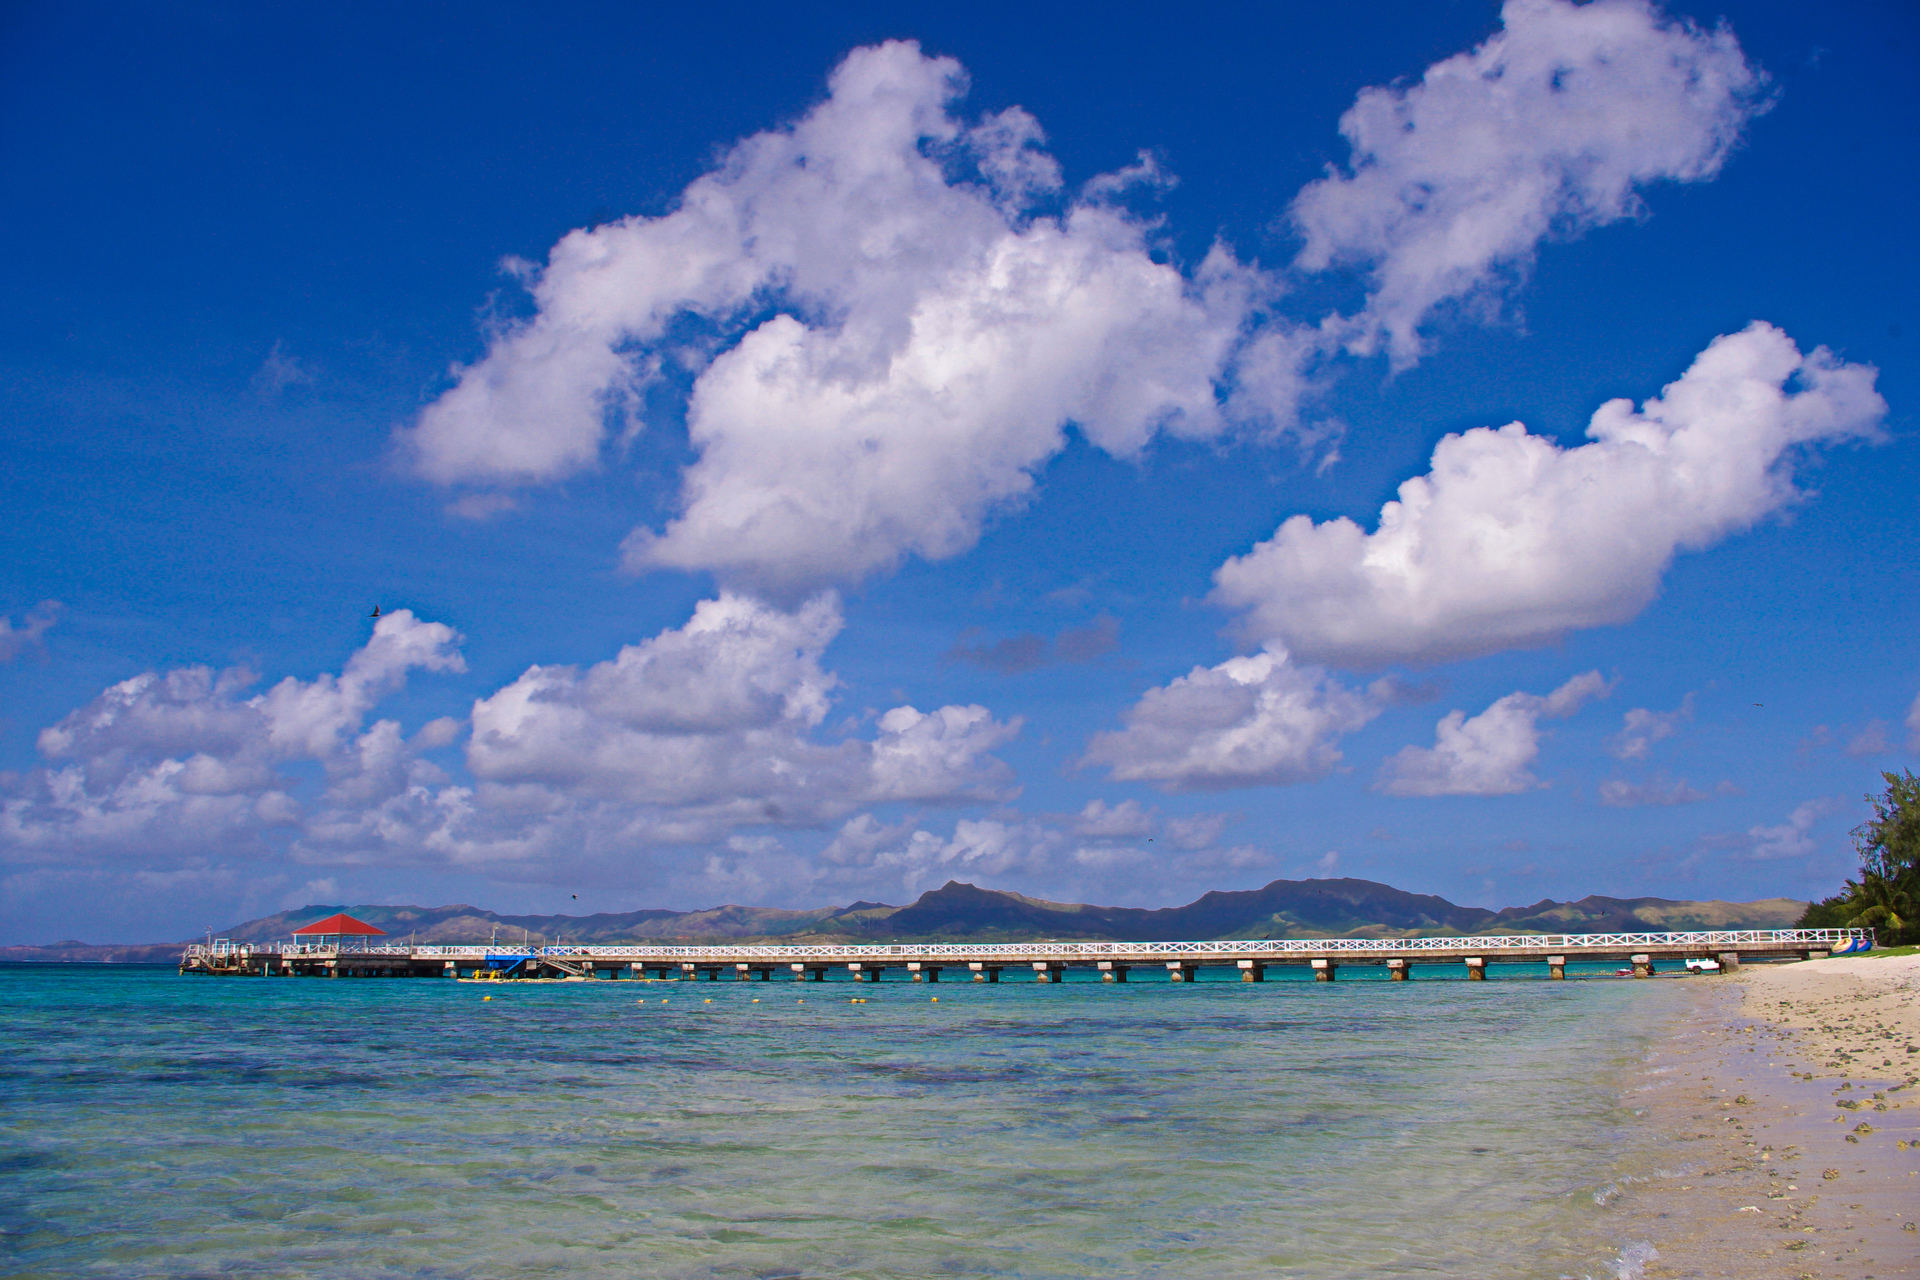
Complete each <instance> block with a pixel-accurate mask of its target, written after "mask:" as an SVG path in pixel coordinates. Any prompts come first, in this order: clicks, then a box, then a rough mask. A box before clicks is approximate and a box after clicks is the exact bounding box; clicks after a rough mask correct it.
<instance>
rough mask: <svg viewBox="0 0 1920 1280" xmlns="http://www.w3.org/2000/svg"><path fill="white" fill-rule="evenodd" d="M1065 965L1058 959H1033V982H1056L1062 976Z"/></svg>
mask: <svg viewBox="0 0 1920 1280" xmlns="http://www.w3.org/2000/svg"><path fill="white" fill-rule="evenodd" d="M1065 968H1066V966H1065V965H1063V964H1061V963H1060V962H1059V961H1058V960H1035V961H1034V962H1033V980H1034V981H1035V982H1058V981H1060V979H1061V978H1062V977H1063V976H1064V974H1063V972H1062V971H1063V970H1064V969H1065Z"/></svg>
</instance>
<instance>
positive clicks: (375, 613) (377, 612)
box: [367, 605, 380, 618]
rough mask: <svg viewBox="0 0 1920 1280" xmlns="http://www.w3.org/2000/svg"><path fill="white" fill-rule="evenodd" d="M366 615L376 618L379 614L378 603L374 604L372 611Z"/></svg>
mask: <svg viewBox="0 0 1920 1280" xmlns="http://www.w3.org/2000/svg"><path fill="white" fill-rule="evenodd" d="M367 616H368V617H369V618H377V617H379V616H380V606H379V605H375V606H373V612H372V613H370V614H368V615H367Z"/></svg>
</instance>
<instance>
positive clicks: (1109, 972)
mask: <svg viewBox="0 0 1920 1280" xmlns="http://www.w3.org/2000/svg"><path fill="white" fill-rule="evenodd" d="M1131 967H1132V966H1130V965H1124V964H1115V963H1114V962H1113V961H1111V960H1102V961H1101V962H1100V964H1099V969H1100V981H1102V982H1125V981H1126V980H1127V970H1128V969H1129V968H1131Z"/></svg>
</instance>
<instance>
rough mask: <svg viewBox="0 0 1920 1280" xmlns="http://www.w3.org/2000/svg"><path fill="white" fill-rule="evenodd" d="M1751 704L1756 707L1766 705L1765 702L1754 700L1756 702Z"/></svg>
mask: <svg viewBox="0 0 1920 1280" xmlns="http://www.w3.org/2000/svg"><path fill="white" fill-rule="evenodd" d="M1753 705H1754V706H1756V707H1764V706H1766V705H1767V704H1766V703H1764V702H1756V703H1754V704H1753Z"/></svg>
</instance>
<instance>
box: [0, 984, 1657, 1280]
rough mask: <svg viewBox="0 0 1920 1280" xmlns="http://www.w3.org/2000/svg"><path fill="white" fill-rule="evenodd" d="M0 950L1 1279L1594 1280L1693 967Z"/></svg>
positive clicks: (1608, 1258)
mask: <svg viewBox="0 0 1920 1280" xmlns="http://www.w3.org/2000/svg"><path fill="white" fill-rule="evenodd" d="M1498 972H1499V970H1498V969H1496V974H1498ZM1512 972H1515V973H1518V972H1522V970H1521V969H1520V968H1519V967H1518V966H1515V967H1514V968H1513V970H1512ZM0 976H3V977H4V982H3V983H0V1038H3V1039H0V1043H4V1044H5V1045H6V1046H7V1055H8V1056H7V1064H6V1066H7V1069H6V1071H5V1072H4V1073H0V1100H4V1104H5V1105H4V1108H0V1135H4V1150H3V1151H0V1160H3V1161H4V1166H3V1169H4V1172H3V1173H0V1230H3V1231H4V1232H5V1233H6V1236H5V1245H4V1249H0V1253H4V1255H5V1256H6V1257H7V1258H9V1259H10V1261H9V1262H7V1263H6V1264H5V1267H4V1273H5V1274H7V1275H10V1276H39V1275H45V1276H73V1275H80V1274H101V1275H130V1274H139V1275H154V1276H170V1277H172V1276H178V1277H186V1276H206V1275H216V1274H217V1275H242V1276H281V1275H326V1276H329V1277H336V1276H337V1277H401V1276H408V1277H472V1278H474V1280H517V1278H519V1277H530V1276H567V1277H601V1276H607V1277H614V1276H618V1277H635V1276H648V1277H652V1276H668V1277H680V1276H688V1277H694V1276H699V1277H706V1276H713V1277H759V1278H767V1280H770V1278H772V1277H782V1276H794V1277H801V1276H805V1277H826V1276H858V1277H924V1276H937V1275H943V1274H953V1275H995V1276H1002V1275H1003V1276H1022V1277H1054V1276H1061V1277H1065V1276H1074V1277H1120V1276H1170V1277H1173V1276H1179V1277H1185V1276H1192V1277H1208V1278H1210V1280H1211V1278H1216V1277H1236V1276H1262V1277H1273V1276H1287V1277H1314V1278H1316V1280H1317V1278H1319V1277H1345V1276H1367V1277H1391V1276H1422V1277H1432V1276H1462V1277H1466V1276H1473V1277H1504V1276H1512V1277H1557V1276H1563V1275H1566V1276H1586V1275H1593V1276H1601V1275H1605V1276H1609V1277H1611V1276H1613V1275H1614V1274H1615V1272H1616V1269H1615V1264H1614V1263H1613V1262H1612V1259H1614V1258H1616V1257H1617V1256H1618V1255H1619V1253H1620V1250H1621V1249H1622V1248H1623V1247H1624V1246H1625V1245H1627V1244H1629V1243H1631V1242H1630V1241H1628V1240H1625V1239H1618V1238H1615V1235H1614V1231H1615V1230H1616V1227H1615V1225H1614V1223H1613V1222H1612V1221H1611V1219H1610V1217H1609V1212H1610V1211H1609V1210H1608V1208H1607V1207H1605V1204H1604V1203H1601V1202H1604V1201H1605V1200H1606V1197H1605V1195H1604V1194H1602V1195H1599V1196H1596V1192H1599V1191H1602V1189H1603V1188H1604V1187H1605V1186H1606V1185H1607V1184H1608V1183H1609V1182H1610V1180H1611V1178H1612V1176H1613V1172H1612V1171H1614V1170H1617V1169H1618V1168H1619V1167H1620V1165H1621V1161H1622V1159H1623V1158H1624V1157H1623V1150H1624V1148H1623V1144H1625V1143H1628V1142H1629V1141H1630V1140H1631V1139H1630V1134H1629V1130H1628V1127H1627V1124H1628V1120H1627V1117H1626V1116H1625V1115H1624V1114H1623V1113H1622V1112H1621V1111H1620V1109H1619V1102H1618V1098H1617V1096H1616V1094H1615V1092H1614V1089H1615V1087H1616V1084H1615V1081H1616V1080H1617V1078H1618V1074H1619V1071H1620V1068H1621V1067H1622V1065H1623V1064H1624V1063H1625V1062H1627V1061H1631V1060H1637V1059H1639V1057H1640V1056H1641V1055H1642V1054H1643V1053H1644V1051H1645V1047H1646V1045H1645V1034H1646V1032H1647V1031H1649V1030H1651V1029H1652V1028H1654V1027H1655V1026H1656V1025H1657V1023H1658V1021H1659V1020H1660V1019H1663V1018H1665V1017H1668V1016H1671V1014H1672V1013H1673V1011H1674V1010H1675V1009H1676V1008H1677V1007H1678V1003H1679V1001H1678V997H1679V995H1680V993H1679V992H1678V991H1677V990H1675V988H1676V987H1678V986H1679V985H1680V984H1677V983H1676V984H1669V983H1663V982H1612V981H1591V982H1567V983H1547V982H1544V981H1492V982H1487V983H1466V982H1457V981H1448V982H1436V981H1422V980H1416V981H1415V982H1412V983H1408V984H1404V985H1403V984H1398V983H1387V982H1381V981H1350V980H1348V979H1347V978H1346V977H1344V976H1343V977H1342V979H1341V981H1339V982H1336V983H1333V984H1330V985H1328V984H1317V985H1316V984H1313V983H1310V982H1300V981H1278V982H1267V983H1264V984H1242V983H1239V982H1237V981H1232V980H1231V975H1224V974H1223V975H1219V976H1221V977H1225V978H1228V979H1229V980H1226V981H1202V982H1198V983H1194V984H1187V985H1182V984H1173V983H1167V982H1163V981H1151V980H1149V981H1138V982H1134V983H1129V984H1126V985H1118V984H1115V985H1104V984H1101V983H1098V982H1074V981H1069V982H1067V983H1063V984H1060V985H1040V984H1032V983H1018V984H1016V983H1011V982H1009V983H1003V984H1001V985H997V986H996V985H987V984H968V983H964V982H962V983H951V982H947V983H941V984H939V985H937V986H932V987H929V986H922V985H914V984H909V983H905V982H902V983H899V984H897V985H890V984H886V983H883V984H881V985H879V986H861V987H859V988H855V987H853V986H852V985H851V984H840V983H833V984H828V985H826V986H824V987H823V986H819V985H815V984H798V983H764V984H763V983H724V984H706V983H701V984H697V985H696V984H692V983H682V984H656V983H648V984H641V983H625V984H623V983H594V984H586V983H570V984H538V985H534V984H528V985H525V986H517V987H516V986H511V985H509V986H505V987H504V988H501V987H489V988H486V989H484V990H482V989H480V988H478V987H476V986H475V985H470V984H463V983H454V982H445V981H433V980H417V981H396V980H385V981H381V980H365V981H334V982H327V981H321V980H314V979H241V978H232V979H220V978H187V977H180V976H177V975H175V974H174V973H173V972H172V971H171V970H160V969H131V970H130V969H119V970H95V969H76V968H69V967H61V966H14V967H9V968H8V969H7V970H6V971H5V973H4V975H0ZM1423 976H1424V975H1423ZM483 994H490V995H492V996H493V999H492V1000H490V1001H483V1000H482V999H481V996H482V995H483ZM855 994H857V995H859V996H861V997H865V998H866V999H867V1000H868V1003H865V1004H852V1003H849V1000H850V999H851V997H852V996H853V995H855ZM935 995H937V996H939V997H940V999H939V1001H938V1002H937V1003H936V1002H935V1001H934V1000H933V999H932V997H933V996H935ZM756 999H757V1000H758V1003H755V1000H756ZM708 1000H711V1002H712V1003H710V1004H708V1003H704V1002H705V1001H708Z"/></svg>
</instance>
